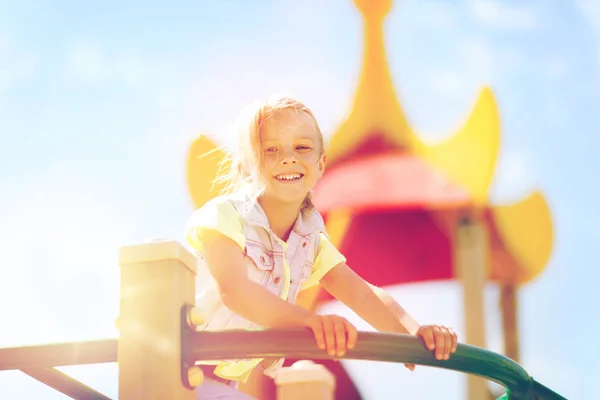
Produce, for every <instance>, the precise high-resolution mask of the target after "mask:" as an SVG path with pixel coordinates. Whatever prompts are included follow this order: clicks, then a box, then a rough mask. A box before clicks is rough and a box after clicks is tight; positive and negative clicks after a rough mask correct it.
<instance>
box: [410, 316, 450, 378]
mask: <svg viewBox="0 0 600 400" xmlns="http://www.w3.org/2000/svg"><path fill="white" fill-rule="evenodd" d="M416 335H417V336H418V337H420V338H422V339H423V341H424V342H425V347H427V348H428V349H429V350H435V358H437V359H438V360H448V359H449V358H450V354H451V353H454V352H455V351H456V345H457V342H458V339H457V337H456V333H454V331H453V330H452V329H451V328H446V327H445V326H438V325H422V326H420V327H419V330H418V331H417V333H416ZM404 365H405V366H406V368H408V369H410V370H411V371H414V369H415V365H414V364H404Z"/></svg>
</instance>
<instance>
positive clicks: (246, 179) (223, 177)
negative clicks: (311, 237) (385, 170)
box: [217, 96, 325, 209]
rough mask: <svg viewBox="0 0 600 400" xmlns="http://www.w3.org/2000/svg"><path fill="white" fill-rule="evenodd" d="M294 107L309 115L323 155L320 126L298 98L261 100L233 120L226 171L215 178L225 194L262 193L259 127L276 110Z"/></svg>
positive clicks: (309, 198) (308, 202)
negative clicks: (233, 137) (233, 136)
mask: <svg viewBox="0 0 600 400" xmlns="http://www.w3.org/2000/svg"><path fill="white" fill-rule="evenodd" d="M282 110H294V111H297V112H304V113H306V114H308V115H310V116H311V117H312V119H313V120H314V122H315V126H316V128H317V132H318V140H319V147H320V153H319V157H321V156H322V155H323V154H325V146H324V141H323V133H322V132H321V129H320V128H319V124H318V123H317V119H316V118H315V116H314V114H313V112H312V111H311V110H310V109H309V108H308V107H307V106H306V105H305V104H304V103H302V102H301V101H299V100H297V99H294V98H292V97H289V96H284V97H277V98H273V99H268V100H265V101H261V102H256V103H253V104H251V105H250V106H248V107H246V108H245V109H244V110H243V112H242V114H241V116H240V118H239V119H238V121H237V123H236V127H235V128H236V130H237V141H236V143H235V146H233V149H232V150H231V151H230V152H229V157H228V158H227V159H226V160H225V163H224V164H222V165H221V167H224V165H225V164H229V171H224V172H223V173H220V174H219V175H220V176H219V177H218V178H217V180H218V181H219V182H222V183H224V184H225V190H224V192H225V193H232V192H234V191H238V190H249V194H250V195H251V198H252V199H253V200H256V199H257V198H258V197H259V196H261V195H262V194H263V193H264V190H265V186H264V183H263V179H262V178H263V176H262V166H263V152H262V149H261V142H260V130H261V128H262V127H263V124H264V123H265V121H267V120H269V119H270V118H272V117H273V116H274V115H275V113H276V112H278V111H282ZM312 206H313V204H312V193H311V192H309V193H308V194H307V196H306V198H305V199H304V203H303V204H302V208H303V209H305V208H309V207H312Z"/></svg>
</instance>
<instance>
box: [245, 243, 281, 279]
mask: <svg viewBox="0 0 600 400" xmlns="http://www.w3.org/2000/svg"><path fill="white" fill-rule="evenodd" d="M245 253H246V264H247V270H248V277H249V278H250V279H251V280H252V281H254V282H257V283H260V284H261V285H262V286H266V285H267V284H268V283H269V280H270V277H271V276H272V275H273V268H274V267H275V263H274V260H273V257H272V255H271V254H269V253H268V252H267V251H266V250H265V249H264V248H263V247H261V246H258V245H252V244H247V245H246V252H245Z"/></svg>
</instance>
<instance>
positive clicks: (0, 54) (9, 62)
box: [0, 32, 37, 93]
mask: <svg viewBox="0 0 600 400" xmlns="http://www.w3.org/2000/svg"><path fill="white" fill-rule="evenodd" d="M36 68H37V65H36V61H35V59H34V57H33V55H31V54H29V53H27V52H26V51H25V50H23V49H21V48H19V47H18V46H17V45H16V43H14V42H13V41H12V40H11V38H10V37H8V36H6V35H2V33H1V32H0V93H1V92H2V91H3V90H8V89H10V88H12V87H15V86H16V85H18V84H19V83H21V82H23V81H25V80H27V79H29V78H30V77H32V76H33V75H34V74H35V72H36Z"/></svg>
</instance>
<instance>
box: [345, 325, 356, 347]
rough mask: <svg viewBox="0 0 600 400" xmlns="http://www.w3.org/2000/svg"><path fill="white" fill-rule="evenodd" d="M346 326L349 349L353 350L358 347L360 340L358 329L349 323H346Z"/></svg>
mask: <svg viewBox="0 0 600 400" xmlns="http://www.w3.org/2000/svg"><path fill="white" fill-rule="evenodd" d="M344 322H345V325H346V332H348V348H349V349H353V348H354V346H356V340H357V338H358V331H357V330H356V327H355V326H354V325H352V324H351V323H350V322H348V321H344Z"/></svg>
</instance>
